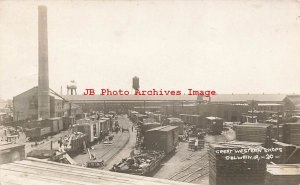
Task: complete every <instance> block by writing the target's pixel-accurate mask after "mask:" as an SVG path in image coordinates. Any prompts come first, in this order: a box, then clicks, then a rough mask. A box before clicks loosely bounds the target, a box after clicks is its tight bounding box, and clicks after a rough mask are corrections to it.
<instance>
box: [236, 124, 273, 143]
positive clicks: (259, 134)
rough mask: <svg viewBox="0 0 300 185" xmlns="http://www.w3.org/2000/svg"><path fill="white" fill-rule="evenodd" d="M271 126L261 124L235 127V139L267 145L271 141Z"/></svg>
mask: <svg viewBox="0 0 300 185" xmlns="http://www.w3.org/2000/svg"><path fill="white" fill-rule="evenodd" d="M271 129H272V127H271V125H269V124H261V123H245V124H242V125H237V126H236V139H237V140H239V141H250V142H259V143H263V144H265V145H266V144H268V143H270V141H271Z"/></svg>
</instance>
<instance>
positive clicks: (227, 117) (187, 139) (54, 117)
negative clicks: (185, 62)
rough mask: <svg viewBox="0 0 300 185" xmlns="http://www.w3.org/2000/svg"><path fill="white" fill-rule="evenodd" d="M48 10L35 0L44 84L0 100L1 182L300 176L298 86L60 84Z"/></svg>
mask: <svg viewBox="0 0 300 185" xmlns="http://www.w3.org/2000/svg"><path fill="white" fill-rule="evenodd" d="M0 3H1V2H0ZM105 3H108V4H109V3H110V2H105ZM105 3H104V4H105ZM126 3H127V2H126ZM141 3H143V2H141ZM153 4H155V3H153ZM174 4H176V3H174ZM137 5H138V6H140V5H139V4H137ZM135 6H136V5H135ZM255 7H258V6H257V5H255ZM47 10H48V9H47V7H46V6H41V5H40V6H38V7H37V20H38V32H37V33H38V85H37V86H34V87H32V88H31V89H28V90H26V91H24V92H22V93H19V94H17V95H15V96H14V97H13V100H12V101H11V102H5V103H7V105H5V106H6V107H5V108H4V109H1V114H0V116H1V117H0V118H1V119H0V139H1V141H0V185H2V184H3V185H23V184H33V185H41V184H45V185H56V184H58V185H77V184H78V185H94V184H108V185H110V184H111V185H129V184H130V185H131V184H133V185H141V184H146V185H188V184H200V185H299V184H300V95H299V94H265V93H262V94H250V93H248V94H234V93H232V94H219V93H216V91H214V90H212V91H210V90H194V89H191V88H189V89H188V94H184V93H181V90H163V89H160V90H159V89H158V90H156V89H153V90H142V88H140V79H139V77H137V76H134V77H133V78H132V89H130V90H131V93H130V90H125V91H124V90H120V89H119V90H110V89H101V94H100V95H99V94H98V95H97V94H95V90H94V89H92V88H91V89H85V92H84V93H83V94H80V93H78V94H77V84H76V82H75V80H71V81H70V83H68V85H67V89H66V90H67V93H65V94H64V93H63V87H62V86H61V92H60V93H57V92H56V91H54V90H52V89H51V88H50V87H49V76H50V75H49V74H50V73H49V70H48V26H47V24H48V22H47V16H48V13H47ZM141 12H142V11H141ZM57 13H58V14H59V13H60V11H57ZM95 17H96V16H95ZM116 17H118V16H116ZM133 17H134V16H133ZM235 17H236V16H235ZM139 18H140V17H139ZM0 20H1V19H0ZM50 20H51V21H50V23H52V24H53V20H52V19H50ZM111 20H113V19H111ZM112 22H113V21H112ZM128 22H129V21H128ZM137 22H139V21H137ZM126 24H127V23H126ZM130 24H131V23H130ZM128 25H129V24H128ZM211 29H214V28H211ZM53 30H55V29H54V28H53V29H49V31H53ZM91 30H93V29H91ZM58 32H59V31H58ZM276 32H277V31H276ZM114 35H115V36H118V37H119V36H120V35H122V34H121V31H120V33H119V31H114ZM120 38H121V36H120ZM124 38H125V37H124ZM124 40H126V39H124ZM97 42H98V41H97ZM122 42H123V41H122ZM52 44H54V45H55V44H56V42H53V43H52ZM87 45H88V44H87ZM116 48H118V47H116ZM76 57H77V55H76ZM53 58H55V57H53ZM78 58H80V57H78ZM74 63H76V61H75V62H74ZM106 67H107V66H104V67H103V70H102V69H101V70H102V71H104V70H106ZM143 67H144V66H143ZM92 68H93V66H92ZM72 69H73V68H71V70H72ZM95 69H96V68H95ZM170 69H171V68H170ZM182 69H184V70H186V69H185V68H182ZM182 69H181V70H182ZM93 70H94V69H93ZM96 70H97V71H98V69H96ZM122 70H123V68H122ZM102 71H101V72H102ZM200 73H202V72H200ZM139 74H140V73H139ZM110 75H116V76H117V75H118V74H117V72H116V73H111V74H110ZM58 76H59V75H58ZM74 76H76V75H74ZM120 76H121V75H120ZM106 78H110V76H107V77H106ZM101 80H102V79H100V80H99V81H101ZM122 80H123V79H122ZM99 83H100V82H99ZM81 85H82V84H81ZM130 85H131V84H130ZM195 89H196V88H195ZM132 92H133V93H132Z"/></svg>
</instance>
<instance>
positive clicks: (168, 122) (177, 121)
mask: <svg viewBox="0 0 300 185" xmlns="http://www.w3.org/2000/svg"><path fill="white" fill-rule="evenodd" d="M166 125H171V126H177V127H178V133H179V135H183V126H184V123H183V121H182V120H181V119H180V118H167V119H166V120H165V121H164V123H163V124H162V126H166Z"/></svg>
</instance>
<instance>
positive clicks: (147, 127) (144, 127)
mask: <svg viewBox="0 0 300 185" xmlns="http://www.w3.org/2000/svg"><path fill="white" fill-rule="evenodd" d="M160 126H161V124H160V123H157V122H153V123H144V124H143V125H142V126H141V133H142V135H145V133H146V131H147V130H150V129H153V128H156V127H160Z"/></svg>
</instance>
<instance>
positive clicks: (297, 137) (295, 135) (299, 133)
mask: <svg viewBox="0 0 300 185" xmlns="http://www.w3.org/2000/svg"><path fill="white" fill-rule="evenodd" d="M283 142H285V143H289V144H294V145H298V146H300V123H285V124H284V125H283Z"/></svg>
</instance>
